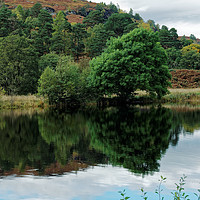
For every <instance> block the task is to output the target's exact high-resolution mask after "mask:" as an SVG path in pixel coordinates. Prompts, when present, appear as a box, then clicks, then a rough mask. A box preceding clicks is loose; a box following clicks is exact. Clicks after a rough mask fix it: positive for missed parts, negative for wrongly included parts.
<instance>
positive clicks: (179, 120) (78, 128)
mask: <svg viewBox="0 0 200 200" xmlns="http://www.w3.org/2000/svg"><path fill="white" fill-rule="evenodd" d="M199 115H200V112H199V111H192V112H191V111H184V112H177V111H172V110H170V109H167V108H162V107H158V108H153V107H152V108H143V109H140V108H129V109H125V108H107V109H104V110H98V109H93V110H91V109H85V110H82V111H76V112H65V113H58V112H55V111H49V112H44V113H41V114H33V115H31V114H22V115H20V114H19V115H13V114H12V113H10V114H7V115H3V114H1V115H0V173H2V172H5V171H10V173H11V174H12V173H14V172H11V171H12V169H18V170H19V171H21V172H22V171H23V170H25V169H27V167H29V168H28V169H30V168H31V169H37V172H38V173H37V175H38V174H41V175H44V174H51V173H53V172H56V173H57V172H58V173H59V168H62V169H61V170H60V172H62V173H63V172H65V171H66V170H78V166H80V164H84V165H83V166H82V167H84V168H85V167H87V166H88V165H95V164H106V163H111V164H113V165H120V166H123V167H125V168H127V169H129V170H130V171H132V172H134V173H138V174H148V173H151V172H152V173H153V172H154V171H158V170H159V160H160V159H161V157H162V155H164V154H165V152H166V149H168V147H169V145H170V144H171V145H174V146H175V145H177V143H178V140H179V134H180V133H181V132H184V131H183V130H184V129H183V127H184V128H185V127H186V128H187V129H186V128H185V130H186V131H187V132H186V133H188V130H191V132H192V131H194V129H196V128H198V127H199ZM189 133H190V132H189ZM75 162H76V163H75ZM55 168H57V169H55Z"/></svg>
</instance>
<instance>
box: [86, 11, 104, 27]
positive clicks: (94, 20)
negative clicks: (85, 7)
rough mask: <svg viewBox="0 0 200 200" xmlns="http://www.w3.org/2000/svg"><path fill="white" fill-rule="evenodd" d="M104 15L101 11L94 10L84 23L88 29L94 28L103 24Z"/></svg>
mask: <svg viewBox="0 0 200 200" xmlns="http://www.w3.org/2000/svg"><path fill="white" fill-rule="evenodd" d="M103 22H104V18H103V13H102V12H101V11H99V10H93V11H91V12H90V13H89V15H88V16H87V17H85V18H84V20H83V23H84V24H86V26H87V27H93V26H94V25H96V24H99V23H103Z"/></svg>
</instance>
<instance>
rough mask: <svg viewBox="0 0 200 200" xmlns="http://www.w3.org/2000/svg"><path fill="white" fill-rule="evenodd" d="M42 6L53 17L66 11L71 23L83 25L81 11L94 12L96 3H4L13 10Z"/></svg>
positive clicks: (34, 0) (9, 0)
mask: <svg viewBox="0 0 200 200" xmlns="http://www.w3.org/2000/svg"><path fill="white" fill-rule="evenodd" d="M37 2H38V3H40V4H42V6H43V8H44V9H46V10H47V11H48V12H50V13H51V15H55V14H56V13H57V12H58V11H61V10H62V11H64V12H66V13H67V19H68V21H69V22H70V23H73V22H76V23H82V21H83V19H84V17H83V16H81V15H79V13H78V12H79V10H80V9H81V8H82V7H84V8H86V11H87V12H89V11H91V10H94V8H95V6H96V5H97V4H96V3H93V2H88V1H85V0H40V1H37V0H31V1H29V0H17V1H16V0H4V3H5V4H6V5H7V6H8V7H9V8H11V9H14V8H16V7H17V6H18V5H21V6H22V7H24V8H25V9H27V8H31V7H33V5H34V4H35V3H37Z"/></svg>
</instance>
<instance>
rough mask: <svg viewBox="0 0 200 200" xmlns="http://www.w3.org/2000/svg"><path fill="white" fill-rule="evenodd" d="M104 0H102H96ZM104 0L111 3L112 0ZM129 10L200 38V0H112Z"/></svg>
mask: <svg viewBox="0 0 200 200" xmlns="http://www.w3.org/2000/svg"><path fill="white" fill-rule="evenodd" d="M94 1H95V2H102V0H94ZM103 2H105V3H107V4H109V3H110V2H111V1H110V0H104V1H103ZM112 2H113V3H114V4H119V6H120V8H121V9H122V10H126V11H127V12H128V11H129V10H130V8H132V9H133V11H134V12H139V14H140V15H141V16H142V17H143V18H144V19H145V20H148V19H152V20H154V21H155V22H156V23H158V24H160V25H161V26H162V25H167V26H169V27H174V28H176V29H177V31H178V33H179V34H180V35H188V36H189V35H190V34H194V35H195V36H196V37H199V38H200V14H199V8H200V1H198V0H190V1H186V0H176V1H174V0H162V1H160V0H140V1H138V0H126V1H124V0H112Z"/></svg>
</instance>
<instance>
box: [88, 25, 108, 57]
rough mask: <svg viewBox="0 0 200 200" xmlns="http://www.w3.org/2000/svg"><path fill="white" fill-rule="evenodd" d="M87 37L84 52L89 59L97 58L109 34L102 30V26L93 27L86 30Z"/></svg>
mask: <svg viewBox="0 0 200 200" xmlns="http://www.w3.org/2000/svg"><path fill="white" fill-rule="evenodd" d="M87 32H88V35H89V37H88V38H87V39H86V43H85V46H86V52H87V53H88V54H89V56H90V57H91V58H93V57H95V56H99V55H100V54H101V53H102V51H103V50H104V49H105V47H106V42H107V39H108V38H109V32H107V31H106V30H105V28H104V25H103V24H98V25H95V26H94V27H93V28H88V31H87Z"/></svg>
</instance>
